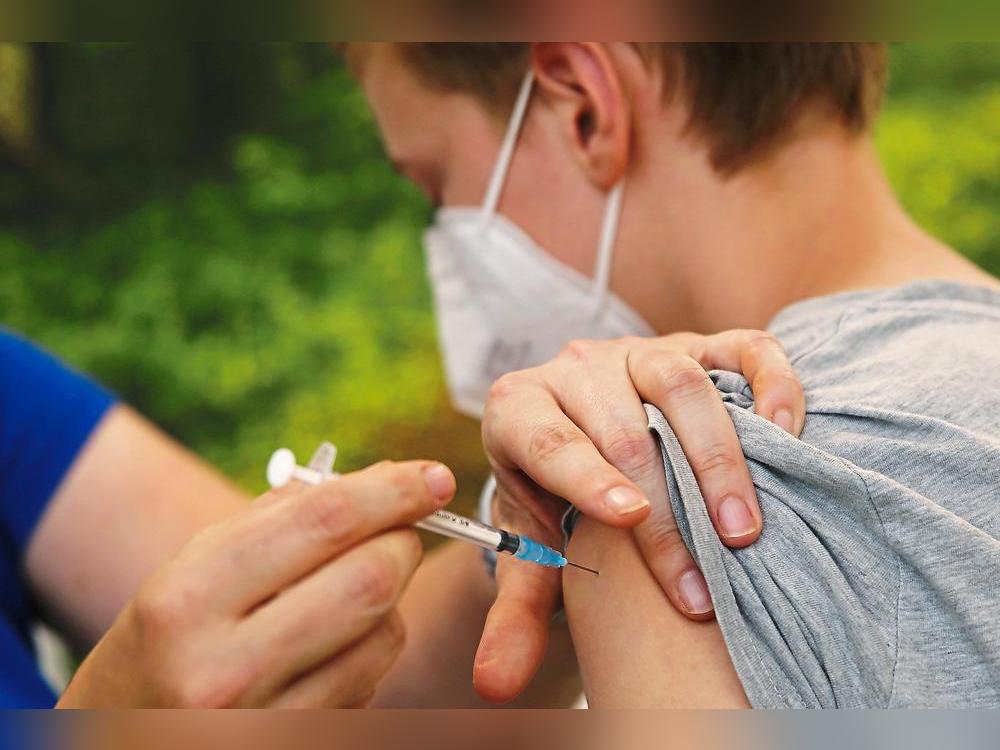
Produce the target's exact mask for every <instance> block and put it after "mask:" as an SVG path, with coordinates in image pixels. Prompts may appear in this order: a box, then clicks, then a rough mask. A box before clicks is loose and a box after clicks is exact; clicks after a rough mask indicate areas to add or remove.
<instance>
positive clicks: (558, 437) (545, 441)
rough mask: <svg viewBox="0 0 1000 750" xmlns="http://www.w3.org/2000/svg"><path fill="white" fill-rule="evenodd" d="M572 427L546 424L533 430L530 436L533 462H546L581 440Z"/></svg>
mask: <svg viewBox="0 0 1000 750" xmlns="http://www.w3.org/2000/svg"><path fill="white" fill-rule="evenodd" d="M579 439H580V438H579V435H577V433H576V432H575V431H574V430H573V428H572V427H569V426H567V425H563V424H554V423H551V422H545V423H542V424H539V425H536V426H534V427H533V428H531V431H530V433H529V436H528V457H529V459H530V460H532V461H537V462H541V461H545V460H547V459H549V458H551V457H552V456H554V455H555V454H556V453H558V452H559V451H562V450H565V449H566V448H567V447H569V446H571V445H573V444H574V443H576V442H577V441H578V440H579Z"/></svg>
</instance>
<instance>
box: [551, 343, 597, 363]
mask: <svg viewBox="0 0 1000 750" xmlns="http://www.w3.org/2000/svg"><path fill="white" fill-rule="evenodd" d="M597 346H598V342H596V341H592V340H591V339H573V340H572V341H570V342H569V343H567V344H566V345H565V346H564V347H563V348H562V350H561V351H560V352H559V358H561V359H569V360H572V361H574V362H579V361H581V360H585V359H588V358H589V357H591V356H592V355H593V353H594V350H595V349H596V348H597Z"/></svg>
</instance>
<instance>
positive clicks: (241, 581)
mask: <svg viewBox="0 0 1000 750" xmlns="http://www.w3.org/2000/svg"><path fill="white" fill-rule="evenodd" d="M454 493H455V478H454V475H453V474H452V473H451V471H450V470H449V469H448V468H447V467H446V466H444V465H443V464H440V463H436V462H433V461H407V462H402V463H391V462H388V461H387V462H383V463H380V464H376V465H374V466H371V467H369V468H367V469H365V470H363V471H359V472H355V473H352V474H346V475H344V476H342V477H339V478H338V479H335V480H332V481H329V482H326V483H324V484H322V485H319V486H318V487H313V488H310V489H309V490H307V491H305V492H302V493H299V494H297V495H294V496H290V497H289V498H288V499H287V501H286V502H284V503H273V504H269V505H267V506H263V507H261V508H257V509H251V510H250V511H249V512H248V513H247V514H245V515H244V516H242V517H241V518H239V519H237V520H236V521H234V522H233V523H232V524H230V525H227V526H225V527H222V528H221V529H220V530H219V531H217V532H216V533H214V534H212V535H210V536H209V538H206V539H204V540H203V541H202V543H201V544H196V545H195V547H196V549H195V551H194V552H192V553H191V554H190V555H189V559H188V560H187V564H186V566H185V567H186V568H187V569H188V570H189V571H191V573H192V575H193V576H197V579H198V581H199V583H198V587H199V588H204V587H206V586H207V587H210V588H211V589H212V593H211V597H210V599H211V601H212V607H213V609H217V610H220V609H221V610H224V611H229V612H240V613H242V612H246V611H248V610H249V609H251V608H253V607H254V606H256V605H257V604H260V603H261V602H263V601H266V600H267V599H269V598H271V597H272V596H274V594H276V593H277V592H279V591H281V590H282V589H284V588H285V587H287V586H288V585H290V584H291V583H293V582H295V581H297V580H299V579H300V578H302V577H303V576H304V575H306V574H308V573H310V572H312V571H313V570H315V569H316V568H318V567H319V566H321V565H323V564H324V563H326V562H327V561H329V560H330V559H332V558H334V557H337V556H338V555H339V554H341V553H343V552H345V551H346V550H348V549H350V548H351V547H353V546H355V545H356V544H358V543H359V542H362V541H364V540H365V539H367V538H369V537H372V536H375V535H376V534H379V533H380V532H383V531H386V530H387V529H391V528H397V527H400V526H408V525H410V524H413V523H415V522H416V521H419V520H420V519H421V518H424V517H426V516H428V515H430V514H431V513H433V512H434V511H436V510H438V509H439V508H441V507H442V506H444V505H446V504H447V502H448V501H449V500H450V499H451V498H452V496H453V495H454ZM192 557H193V558H194V559H191V558H192Z"/></svg>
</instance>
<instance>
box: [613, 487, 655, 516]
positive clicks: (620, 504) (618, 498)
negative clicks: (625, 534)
mask: <svg viewBox="0 0 1000 750" xmlns="http://www.w3.org/2000/svg"><path fill="white" fill-rule="evenodd" d="M604 502H605V503H607V505H608V507H609V508H611V510H613V511H614V512H615V513H616V514H617V515H619V516H627V515H628V514H630V513H635V512H637V511H640V510H642V509H643V508H648V507H649V500H647V499H646V498H645V496H643V494H642V493H641V492H639V491H638V490H634V489H632V488H631V487H615V488H614V489H613V490H609V491H608V494H607V495H605V496H604Z"/></svg>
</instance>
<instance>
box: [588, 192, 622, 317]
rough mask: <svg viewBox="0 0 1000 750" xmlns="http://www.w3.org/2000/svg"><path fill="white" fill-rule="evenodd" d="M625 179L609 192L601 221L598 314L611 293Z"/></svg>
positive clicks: (596, 269) (596, 292)
mask: <svg viewBox="0 0 1000 750" xmlns="http://www.w3.org/2000/svg"><path fill="white" fill-rule="evenodd" d="M624 191H625V179H624V178H622V180H621V181H620V182H619V183H618V184H617V185H615V186H614V187H613V188H612V189H611V192H610V193H609V194H608V204H607V206H606V207H605V209H604V220H603V221H602V223H601V237H600V239H599V240H598V244H597V263H596V265H595V267H594V314H595V315H597V314H598V313H599V312H601V310H603V309H604V306H605V305H606V304H607V301H608V296H609V295H610V294H611V262H612V261H613V260H614V257H615V240H617V239H618V224H619V222H620V219H621V214H622V194H623V193H624Z"/></svg>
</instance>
